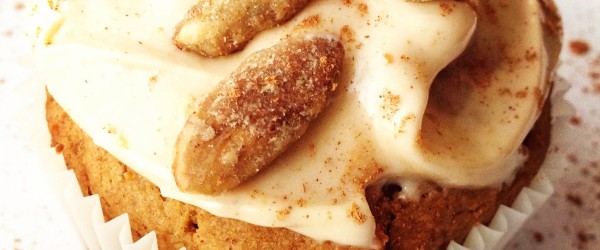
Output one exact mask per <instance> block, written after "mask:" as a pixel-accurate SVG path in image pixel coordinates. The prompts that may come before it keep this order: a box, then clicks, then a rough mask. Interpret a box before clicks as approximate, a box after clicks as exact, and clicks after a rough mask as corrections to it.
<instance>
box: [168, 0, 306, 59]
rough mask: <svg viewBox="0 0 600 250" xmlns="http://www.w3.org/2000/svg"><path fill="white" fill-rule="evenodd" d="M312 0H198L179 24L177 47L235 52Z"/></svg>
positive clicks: (211, 54)
mask: <svg viewBox="0 0 600 250" xmlns="http://www.w3.org/2000/svg"><path fill="white" fill-rule="evenodd" d="M308 2H310V0H274V1H272V0H241V1H229V0H227V1H226V0H211V1H206V0H202V1H199V2H198V3H197V4H196V5H194V6H193V7H192V8H191V9H190V10H189V12H188V14H187V16H186V17H185V18H184V19H183V20H182V21H181V22H179V24H178V25H177V27H176V31H175V34H174V35H173V41H174V42H175V45H177V47H178V48H180V49H182V50H186V51H194V52H196V53H198V54H200V55H203V56H208V57H216V56H223V55H228V54H230V53H233V52H235V51H237V50H239V49H241V48H242V47H244V46H245V45H246V43H248V41H250V39H252V37H254V36H255V35H256V34H258V33H259V32H261V31H263V30H266V29H269V28H272V27H275V26H278V25H280V24H282V23H284V22H286V21H287V20H289V19H290V18H292V17H293V16H294V15H295V14H296V13H297V12H299V11H300V10H302V9H303V8H304V6H305V5H306V4H307V3H308Z"/></svg>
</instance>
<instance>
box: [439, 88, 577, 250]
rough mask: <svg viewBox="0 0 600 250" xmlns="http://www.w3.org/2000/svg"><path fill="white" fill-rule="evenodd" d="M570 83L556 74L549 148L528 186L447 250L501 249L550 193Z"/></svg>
mask: <svg viewBox="0 0 600 250" xmlns="http://www.w3.org/2000/svg"><path fill="white" fill-rule="evenodd" d="M569 88H570V85H569V84H568V83H567V82H566V81H565V80H564V79H561V78H560V77H556V79H555V82H554V90H553V91H552V93H551V96H550V101H551V103H552V133H551V139H550V147H549V149H548V153H547V154H546V158H545V160H544V163H543V164H542V166H541V168H540V170H539V172H538V174H537V175H536V177H535V178H534V179H533V180H532V182H531V184H530V185H529V187H526V188H524V189H523V190H522V191H521V192H520V193H519V195H518V196H517V198H516V200H515V201H514V202H513V204H512V206H510V207H508V206H504V205H502V206H501V207H500V208H498V211H497V212H496V214H495V215H494V217H493V219H492V221H491V222H490V224H489V225H487V226H485V225H479V226H477V227H474V228H473V229H471V231H470V232H469V235H468V236H467V238H466V239H465V242H464V243H463V244H462V245H460V244H458V243H456V242H451V243H450V245H448V248H447V249H448V250H469V249H470V250H484V249H485V250H488V249H503V248H504V246H505V245H506V243H507V242H508V241H509V240H510V239H511V238H512V237H513V236H514V235H515V233H517V232H518V231H519V229H520V228H521V226H522V225H523V224H524V223H525V222H526V221H527V220H528V219H529V218H530V217H531V216H532V215H533V214H534V213H535V212H536V211H537V210H538V209H539V208H540V207H542V205H544V204H545V203H546V201H547V200H548V199H549V198H550V196H551V195H552V194H553V193H554V186H553V183H556V181H558V179H559V178H560V177H561V176H562V175H563V173H564V170H565V166H568V163H567V162H566V161H567V160H566V158H565V157H563V156H562V154H560V153H559V152H557V151H556V150H554V148H557V147H560V145H566V144H567V142H568V141H569V140H570V139H569V138H570V135H569V133H568V131H569V128H568V126H569V119H570V117H571V116H572V115H573V114H574V113H575V109H574V107H573V105H571V103H569V102H568V101H567V100H565V98H564V95H565V93H566V92H567V91H568V90H569Z"/></svg>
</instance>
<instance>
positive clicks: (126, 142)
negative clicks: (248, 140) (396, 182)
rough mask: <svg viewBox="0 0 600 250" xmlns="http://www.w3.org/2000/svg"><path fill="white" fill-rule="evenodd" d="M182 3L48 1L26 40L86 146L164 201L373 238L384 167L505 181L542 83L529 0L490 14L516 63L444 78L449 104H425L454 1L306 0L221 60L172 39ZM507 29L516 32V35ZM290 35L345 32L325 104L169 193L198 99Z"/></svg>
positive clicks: (458, 20) (462, 15)
mask: <svg viewBox="0 0 600 250" xmlns="http://www.w3.org/2000/svg"><path fill="white" fill-rule="evenodd" d="M57 3H58V4H57ZM195 3H196V1H195V0H179V1H158V0H145V1H142V0H131V1H118V0H108V1H107V0H68V1H60V2H55V3H53V4H52V5H55V6H58V7H57V8H55V11H56V13H57V15H56V18H55V20H54V21H53V22H52V23H47V24H45V27H46V28H45V30H44V31H43V32H42V35H41V36H40V44H39V45H38V46H37V48H36V61H37V62H38V66H39V67H38V69H37V70H38V72H39V73H40V75H41V77H42V79H43V81H44V82H45V83H46V84H47V87H48V91H49V93H50V94H52V95H53V96H54V98H55V99H56V101H57V102H58V103H59V104H60V105H61V106H62V107H63V108H64V109H65V111H66V112H67V113H68V114H69V115H70V116H71V117H72V119H73V120H74V121H75V122H76V123H77V124H78V125H79V126H80V127H81V128H82V129H83V130H84V131H85V132H86V133H88V134H89V135H90V136H91V137H92V138H93V140H94V141H95V143H97V144H98V145H99V146H100V147H102V148H104V149H106V150H107V151H108V152H110V153H111V154H113V155H114V156H116V157H117V158H118V159H119V160H121V161H122V162H123V163H125V164H127V165H128V166H130V167H131V168H132V169H134V170H135V171H136V172H138V173H139V174H141V175H143V176H144V177H146V178H147V179H149V180H150V181H151V182H153V183H154V184H155V185H157V186H158V187H160V189H161V193H162V194H163V195H164V196H166V197H171V198H174V199H177V200H180V201H183V202H186V203H189V204H192V205H195V206H198V207H201V208H203V209H205V210H207V211H209V212H210V213H212V214H215V215H217V216H222V217H227V218H235V219H239V220H243V221H246V222H249V223H252V224H256V225H261V226H268V227H285V228H288V229H291V230H293V231H296V232H299V233H301V234H304V235H307V236H309V237H311V238H314V239H316V240H329V241H333V242H336V243H339V244H345V245H354V246H362V247H374V248H375V247H379V244H380V243H379V242H378V240H377V239H376V237H375V221H374V219H373V216H372V215H371V212H370V210H369V206H368V204H367V202H366V198H365V195H364V188H365V187H366V185H368V184H370V183H372V182H373V181H375V180H377V179H378V178H383V177H385V178H405V179H418V180H419V179H424V180H432V181H435V182H436V183H439V184H441V185H448V186H460V187H481V186H494V185H499V184H501V183H502V182H504V181H506V180H509V179H510V178H512V175H513V173H514V171H515V169H516V168H517V167H519V166H520V164H521V163H522V162H523V161H524V159H525V156H523V155H522V154H520V153H519V152H518V150H519V146H520V144H521V142H522V140H523V138H524V137H525V135H526V134H527V133H528V131H529V129H530V128H531V126H532V125H533V122H534V121H535V119H536V118H537V114H538V112H539V107H538V102H539V100H540V99H543V98H544V97H545V95H546V93H547V91H548V86H547V85H546V82H547V81H546V79H545V77H546V65H547V59H546V55H545V53H546V52H545V49H544V47H543V41H542V39H543V38H542V25H541V21H540V15H541V13H540V9H539V6H538V3H537V1H535V0H527V1H515V4H516V5H517V7H514V6H513V7H511V8H505V10H503V11H505V12H506V13H497V15H499V16H500V15H507V16H508V17H506V18H502V21H500V22H502V24H503V25H500V26H499V27H503V28H499V29H497V30H493V32H492V31H489V29H488V31H484V33H485V32H489V34H488V33H485V34H484V35H485V36H488V39H494V36H495V34H499V35H502V36H503V37H508V38H507V39H506V40H505V41H506V42H507V46H506V49H505V51H502V53H505V54H506V55H510V57H513V58H515V61H511V62H510V63H502V64H499V65H498V66H497V67H496V68H495V71H494V72H493V73H491V74H490V75H491V77H490V79H489V84H490V85H491V86H493V87H490V88H481V89H476V90H470V91H468V92H465V90H458V89H445V91H446V92H447V91H451V92H453V93H447V94H448V95H450V96H459V97H460V99H461V108H460V110H459V111H456V110H455V111H454V112H446V110H444V109H443V108H442V107H441V105H437V106H436V105H434V104H431V103H432V101H431V100H429V98H430V95H429V94H430V88H431V86H432V83H433V82H434V79H435V78H436V76H437V75H438V73H439V72H440V71H441V70H442V69H443V68H444V67H446V66H447V65H448V64H449V63H450V62H452V61H453V60H454V59H455V58H457V57H458V56H459V55H461V53H462V52H463V51H464V49H465V48H466V47H467V46H468V45H469V42H470V41H471V37H472V36H473V33H474V32H475V30H476V29H477V28H478V25H482V24H478V20H477V15H476V13H475V12H474V10H473V9H472V8H471V7H470V6H469V5H468V4H466V3H458V2H453V1H433V2H427V3H413V2H406V1H398V0H377V1H375V0H365V1H363V2H360V3H358V2H357V3H352V1H337V0H315V1H313V2H312V3H310V4H309V5H308V6H307V7H306V8H305V9H304V10H303V11H302V12H301V13H299V14H298V15H296V16H295V17H294V18H293V19H292V20H291V21H289V22H288V23H286V24H285V25H282V26H280V27H276V28H273V29H270V30H268V31H265V32H262V33H260V34H259V35H258V36H256V37H255V38H254V39H253V40H252V41H251V42H250V43H249V44H248V46H247V47H246V48H244V49H243V50H242V51H240V52H238V53H235V54H232V55H229V56H225V57H219V58H204V57H200V56H198V55H194V54H191V53H186V52H182V51H180V50H178V49H177V48H176V47H175V46H174V45H173V44H172V41H171V37H172V34H173V29H174V27H175V26H176V24H177V23H178V22H179V20H181V18H182V17H183V15H184V14H185V13H186V12H187V10H188V9H189V8H190V7H191V6H192V5H193V4H195ZM517 3H518V4H517ZM512 32H520V33H521V34H525V35H523V36H514V38H513V36H511V33H512ZM290 34H294V35H302V34H311V35H312V34H317V35H320V34H327V35H331V34H333V35H338V36H339V37H340V39H341V40H342V42H343V44H344V47H345V49H346V60H345V65H344V67H343V72H342V76H341V77H340V82H339V87H338V90H337V91H336V93H335V96H334V98H333V101H332V102H331V104H330V106H329V107H328V108H327V110H326V111H325V112H324V113H323V114H322V115H321V117H320V118H319V119H318V120H317V121H316V122H314V123H313V124H311V126H310V128H309V130H308V131H307V132H306V134H305V135H304V136H303V137H302V139H301V140H300V141H299V142H298V143H296V144H295V145H294V146H293V148H292V149H290V150H288V151H286V152H285V153H284V154H283V155H281V156H280V157H279V158H278V159H277V160H276V161H275V162H274V163H273V164H271V166H269V168H268V169H267V170H265V171H263V172H261V173H260V174H259V175H258V176H256V177H255V178H253V179H251V180H250V181H248V182H246V183H244V184H242V185H241V186H239V187H237V188H235V189H233V190H230V191H228V192H226V193H224V194H222V195H219V196H206V195H199V194H189V193H183V192H181V191H179V189H178V188H177V186H176V184H175V181H174V178H173V174H172V171H171V165H172V163H173V160H174V145H175V141H176V139H177V136H178V134H179V132H180V130H181V128H182V127H183V125H184V124H185V122H186V120H187V118H188V117H189V115H190V114H191V112H193V107H194V105H195V103H197V102H198V101H200V100H202V99H203V98H204V97H205V96H206V95H207V94H208V93H209V92H211V91H212V90H213V88H214V87H215V86H216V85H217V84H218V83H219V82H220V81H221V80H222V79H224V78H225V77H226V76H227V75H228V74H229V73H230V72H232V71H233V70H234V69H235V68H237V66H238V65H239V64H240V62H241V61H242V60H244V58H246V57H247V56H248V55H249V54H251V53H253V52H255V51H258V50H261V49H263V48H267V47H270V46H272V45H274V44H275V43H277V42H279V41H281V40H283V39H284V38H285V37H286V36H288V35H290ZM517 59H519V60H517ZM454 91H456V92H454ZM442 92H443V91H442ZM503 93H504V94H503ZM509 93H510V94H509ZM515 96H517V97H518V98H515ZM434 97H436V98H437V97H438V96H435V95H434ZM409 186H412V185H409ZM408 191H410V190H408Z"/></svg>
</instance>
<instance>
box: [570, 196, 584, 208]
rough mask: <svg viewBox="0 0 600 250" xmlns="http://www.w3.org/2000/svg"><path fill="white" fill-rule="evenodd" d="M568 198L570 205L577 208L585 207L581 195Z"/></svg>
mask: <svg viewBox="0 0 600 250" xmlns="http://www.w3.org/2000/svg"><path fill="white" fill-rule="evenodd" d="M566 198H567V201H568V202H569V203H571V204H573V205H575V206H577V207H582V206H583V200H582V199H581V196H579V195H576V194H567V196H566Z"/></svg>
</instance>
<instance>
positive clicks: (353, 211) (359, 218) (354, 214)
mask: <svg viewBox="0 0 600 250" xmlns="http://www.w3.org/2000/svg"><path fill="white" fill-rule="evenodd" d="M347 213H348V214H347V215H348V217H351V218H352V219H353V220H354V222H356V223H357V224H363V223H365V222H366V221H367V216H366V215H365V214H364V213H363V212H362V211H360V207H358V205H357V204H356V203H354V202H353V203H352V205H351V206H350V208H348V211H347Z"/></svg>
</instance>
